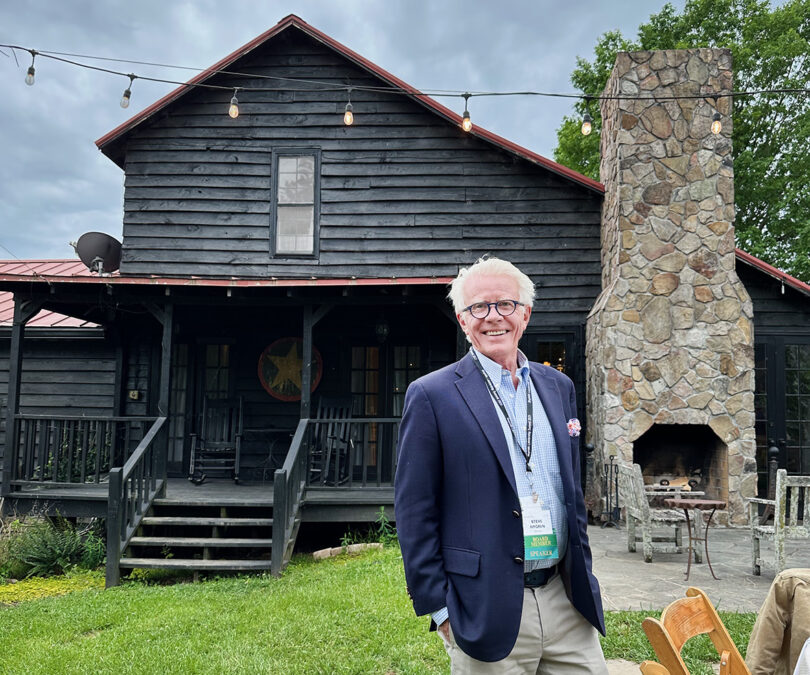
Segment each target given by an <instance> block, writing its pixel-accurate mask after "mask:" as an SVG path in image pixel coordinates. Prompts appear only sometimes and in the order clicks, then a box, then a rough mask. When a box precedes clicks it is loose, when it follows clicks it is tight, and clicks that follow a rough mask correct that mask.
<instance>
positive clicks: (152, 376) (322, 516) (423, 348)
mask: <svg viewBox="0 0 810 675" xmlns="http://www.w3.org/2000/svg"><path fill="white" fill-rule="evenodd" d="M35 279H36V280H35V281H32V280H31V279H30V278H29V279H27V280H26V282H25V283H19V280H17V282H16V283H15V282H12V281H10V280H8V279H0V287H2V288H3V289H6V290H11V291H13V292H14V297H15V315H14V322H13V325H12V330H11V341H10V350H9V356H10V359H9V390H8V391H9V395H8V401H7V408H6V415H5V421H6V430H7V434H6V443H5V447H4V453H3V455H4V457H3V459H4V462H3V473H2V480H1V481H0V496H2V497H3V498H4V509H5V510H7V511H11V510H14V511H17V512H27V511H31V510H34V509H38V510H41V511H45V512H59V513H60V514H61V515H63V516H66V517H81V516H104V517H106V518H107V525H108V541H117V542H118V545H117V548H118V551H117V552H116V550H115V548H116V546H112V547H110V545H109V544H108V551H109V550H111V553H112V554H111V555H108V559H111V560H112V561H113V562H112V563H111V564H114V563H115V558H116V554H118V555H121V554H124V553H125V551H126V550H127V546H128V544H129V542H130V540H131V539H132V538H133V537H134V536H136V535H137V533H138V531H139V528H140V527H141V523H142V521H143V519H144V517H146V516H147V515H148V514H149V512H150V509H151V508H152V506H153V505H154V504H163V505H167V504H175V505H183V506H187V507H194V506H195V505H198V506H199V507H200V508H203V507H216V506H219V507H221V508H222V509H223V513H224V510H225V509H227V508H228V507H230V506H236V505H238V504H240V503H244V504H250V505H253V506H257V507H266V508H267V509H271V510H272V521H273V540H274V548H273V569H274V570H280V569H281V567H283V565H284V562H285V560H286V558H288V555H289V553H290V552H291V548H292V543H293V542H294V539H295V535H296V532H297V528H298V526H299V524H300V522H301V521H302V520H313V521H317V522H329V521H332V522H340V521H347V522H348V521H355V522H357V521H373V520H374V518H375V517H376V513H377V512H378V510H379V507H380V506H385V507H387V508H388V510H389V512H390V511H391V510H392V509H391V507H392V505H393V479H394V473H395V470H396V444H397V438H398V428H399V418H400V416H401V412H402V406H403V402H404V394H405V389H406V388H407V385H408V384H409V383H410V382H411V381H412V380H413V379H415V378H416V377H418V376H419V375H421V374H423V373H426V372H429V371H430V370H433V369H435V368H436V367H438V366H440V365H443V364H445V363H448V362H450V361H452V360H453V359H454V358H455V356H456V354H457V352H458V351H459V350H461V349H463V348H464V347H463V342H462V340H461V339H460V338H459V335H458V333H457V329H456V326H455V321H454V317H453V315H452V312H451V310H450V309H449V308H448V306H447V304H446V301H445V300H444V294H445V284H446V280H445V279H429V280H424V279H420V280H405V279H403V280H395V279H388V280H386V279H383V280H365V281H357V280H343V281H341V280H328V281H323V282H322V283H319V282H316V281H315V280H300V281H295V282H293V281H289V280H288V281H285V282H280V281H275V280H274V281H257V282H250V283H246V282H243V281H235V280H234V281H232V282H230V283H229V282H224V281H223V280H207V281H204V280H194V281H190V280H188V279H162V280H159V283H156V282H155V280H152V279H140V278H138V279H132V278H122V277H119V276H110V277H95V276H90V275H88V276H87V277H85V278H82V279H81V281H79V280H77V278H76V277H71V278H70V279H58V278H57V279H52V280H47V279H45V278H43V277H35ZM43 309H47V310H50V311H56V312H60V313H62V314H65V315H68V316H75V317H79V318H82V319H84V320H91V321H94V322H96V323H97V324H98V325H100V326H102V327H103V329H104V335H105V339H106V340H109V341H110V343H111V344H112V345H113V346H114V353H115V367H114V371H115V376H114V377H115V386H114V391H115V395H114V396H113V397H111V400H110V401H109V405H108V407H107V409H108V410H109V414H86V413H85V411H76V412H77V413H78V414H73V410H72V409H71V406H70V405H66V406H63V407H62V408H61V409H59V410H58V411H56V410H54V411H53V412H51V413H48V414H41V413H39V412H32V411H31V409H29V408H27V407H26V404H25V403H26V380H25V377H24V375H25V372H26V371H25V360H24V358H23V353H24V349H23V346H24V344H25V337H26V324H28V323H29V322H30V321H31V320H32V319H33V318H34V317H35V316H36V315H37V314H38V312H40V311H41V310H43ZM31 330H33V329H31ZM217 401H219V402H222V401H229V402H238V406H239V428H238V430H236V433H238V436H239V443H240V452H239V455H238V470H237V472H236V474H238V479H239V480H238V483H236V482H234V480H232V478H234V477H236V475H234V476H229V475H227V473H226V474H223V475H209V476H208V477H207V479H206V481H205V482H204V483H203V484H201V485H193V484H192V483H190V482H189V481H188V480H187V477H188V476H189V474H191V473H192V470H193V467H192V466H191V454H192V449H193V447H194V445H195V443H197V444H199V442H200V435H201V432H202V429H203V411H204V410H205V406H206V405H209V406H212V402H217ZM275 542H278V545H276V543H275ZM276 549H278V550H276ZM116 574H117V571H116V572H115V573H112V572H111V571H110V570H108V582H109V581H110V577H111V576H112V578H113V579H112V581H113V583H115V582H116V578H115V577H116Z"/></svg>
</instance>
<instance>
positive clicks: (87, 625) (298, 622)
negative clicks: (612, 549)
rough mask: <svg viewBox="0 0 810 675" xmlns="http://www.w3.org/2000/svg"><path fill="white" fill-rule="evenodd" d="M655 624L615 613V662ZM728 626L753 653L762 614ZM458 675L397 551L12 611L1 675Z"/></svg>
mask: <svg viewBox="0 0 810 675" xmlns="http://www.w3.org/2000/svg"><path fill="white" fill-rule="evenodd" d="M0 588H2V587H0ZM5 597H6V598H8V597H9V595H8V594H7V595H6V596H5ZM5 601H6V602H7V601H8V600H7V599H6V600H5ZM0 602H3V601H2V600H0ZM647 615H649V612H615V613H611V614H609V615H608V617H607V620H608V638H607V639H606V640H605V641H604V643H603V645H604V648H605V654H606V656H607V657H608V658H626V659H628V660H632V661H635V662H639V661H641V660H643V659H645V658H652V657H653V654H652V652H651V651H650V649H649V645H648V644H647V640H646V638H645V636H644V633H643V631H642V630H641V621H642V619H643V618H644V616H647ZM722 616H723V620H724V621H725V622H726V625H727V626H728V627H729V629H730V630H731V633H732V637H734V638H735V640H737V643H738V645H739V646H740V647H741V648H744V646H745V643H747V641H748V635H749V634H750V632H751V628H752V626H753V623H754V618H755V617H754V615H753V614H747V615H737V614H730V613H724V614H722ZM711 653H712V652H711V651H710V648H708V649H707V648H706V645H703V649H702V650H701V649H697V650H690V651H689V652H688V656H689V660H690V661H691V666H692V667H693V670H692V672H693V673H695V674H696V675H697V673H711V670H710V669H709V668H708V666H707V665H705V662H704V659H705V658H706V657H709V656H710V655H711ZM446 671H447V657H446V656H445V654H444V650H443V649H442V647H441V643H440V640H439V639H438V638H437V637H436V636H435V635H433V634H428V632H427V619H425V618H424V617H423V618H417V617H415V616H413V611H412V609H411V604H410V601H409V600H408V597H407V595H406V593H405V582H404V577H403V574H402V562H401V559H400V554H399V550H398V549H397V548H395V547H393V548H387V549H385V550H383V551H371V552H368V553H365V554H362V555H359V556H339V557H337V558H332V559H329V560H326V561H323V562H319V563H314V562H312V561H311V560H310V559H308V558H307V559H305V558H295V559H294V560H293V562H292V564H291V565H290V566H289V567H288V568H287V570H286V571H285V573H284V576H283V577H282V578H281V579H274V578H272V577H257V576H253V577H241V578H227V579H218V580H213V581H208V582H204V583H197V584H192V583H180V584H175V585H171V586H146V585H143V584H140V583H133V582H129V583H125V584H124V585H123V586H121V587H119V588H115V589H112V590H109V591H102V590H97V589H90V590H79V591H75V592H72V593H70V594H68V595H63V596H60V597H50V598H44V599H40V600H32V601H25V602H20V603H19V604H16V605H2V604H0V673H26V674H28V673H31V674H34V673H60V674H61V673H150V674H152V673H184V674H185V673H274V674H275V673H307V674H311V673H384V674H388V673H414V674H422V673H443V672H446Z"/></svg>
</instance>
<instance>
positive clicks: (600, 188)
mask: <svg viewBox="0 0 810 675" xmlns="http://www.w3.org/2000/svg"><path fill="white" fill-rule="evenodd" d="M291 27H295V28H297V29H299V30H301V31H302V32H303V33H305V34H306V35H309V36H310V37H312V38H314V39H315V40H317V41H318V42H321V43H322V44H324V45H326V46H327V47H329V48H331V49H333V50H334V51H336V52H337V53H338V54H340V55H341V56H343V57H345V58H346V59H348V60H349V61H351V62H352V63H354V64H355V65H357V66H359V67H360V68H363V69H364V70H366V71H368V72H369V73H371V74H372V75H375V76H376V77H378V78H380V79H382V80H383V81H385V82H386V83H387V84H389V85H391V86H393V87H396V88H397V89H404V90H406V91H408V92H412V93H409V94H406V95H407V96H408V97H409V98H411V99H412V100H415V101H418V102H419V103H421V104H422V105H423V106H424V107H425V108H427V109H428V110H430V111H432V112H433V113H435V114H437V115H439V116H440V117H443V118H444V119H446V120H448V121H449V122H451V123H452V124H454V125H456V126H460V125H461V115H459V114H458V113H456V112H453V111H452V110H450V109H449V108H447V107H445V106H443V105H442V104H441V103H438V102H437V101H434V100H433V99H432V98H430V97H429V96H426V95H425V94H422V93H420V92H419V91H418V90H417V89H415V88H414V87H412V86H411V85H409V84H408V83H406V82H403V81H402V80H400V79H399V78H398V77H396V76H394V75H392V74H391V73H389V72H388V71H387V70H385V69H383V68H381V67H380V66H378V65H376V64H375V63H372V62H371V61H369V60H368V59H366V58H364V57H363V56H360V54H358V53H357V52H355V51H352V50H351V49H349V48H348V47H346V46H345V45H343V44H341V43H340V42H338V41H337V40H335V39H334V38H331V37H329V36H328V35H326V33H322V32H321V31H319V30H318V29H316V28H313V27H312V26H310V25H309V24H308V23H307V22H306V21H304V20H303V19H301V18H299V17H297V16H296V15H295V14H290V15H289V16H286V17H284V18H283V19H282V20H281V21H279V22H278V23H277V24H276V25H275V26H273V27H272V28H271V29H270V30H268V31H266V32H264V33H262V34H261V35H259V36H258V37H256V38H254V39H253V40H251V41H250V42H248V43H247V44H245V45H243V46H242V47H240V48H239V49H237V50H236V51H235V52H233V53H232V54H229V55H228V56H226V57H225V58H223V59H221V60H219V61H217V62H216V63H215V64H214V65H213V66H211V67H210V68H208V69H206V70H204V71H202V72H201V73H199V74H198V75H196V76H194V77H193V78H191V79H190V80H189V81H188V82H187V83H186V84H185V85H180V86H179V87H177V89H175V90H174V91H172V92H170V93H168V94H166V96H164V97H163V98H161V99H159V100H158V101H155V103H153V104H152V105H150V106H149V107H147V108H145V109H144V110H142V111H141V112H139V113H138V114H137V115H135V116H134V117H132V118H130V119H129V120H127V121H126V122H124V123H123V124H121V125H119V126H118V127H116V128H115V129H113V130H112V131H110V132H109V133H107V134H105V135H104V136H102V137H101V138H99V139H98V140H97V141H96V146H98V148H99V150H101V152H103V153H104V154H105V155H107V157H109V158H110V159H112V160H113V161H114V162H115V163H116V164H118V165H119V166H121V167H122V168H123V165H122V162H121V160H120V158H119V157H118V156H117V155H116V153H115V152H114V146H115V145H117V143H116V142H119V141H121V140H123V138H125V137H126V135H127V134H129V133H130V132H131V131H133V130H134V129H135V128H137V127H138V126H139V125H140V124H142V123H144V122H145V121H147V120H148V119H150V118H151V117H153V116H154V115H156V114H157V113H158V112H160V111H161V110H163V109H164V108H165V107H166V106H168V105H170V104H171V103H174V102H175V101H177V100H179V99H180V98H182V97H183V96H184V95H185V94H187V93H188V92H189V91H191V90H192V89H193V88H194V87H193V86H188V85H195V84H201V83H203V82H205V81H206V80H208V79H209V78H210V77H212V76H213V75H215V74H216V73H217V71H220V70H225V69H227V68H228V67H229V66H230V65H232V64H233V63H234V62H235V61H237V60H239V59H241V58H242V57H243V56H246V55H247V54H249V53H250V52H251V51H253V50H254V49H256V48H258V47H260V46H261V45H263V44H264V43H265V42H267V41H268V40H270V39H272V38H273V37H275V36H277V35H278V34H279V33H281V32H282V31H284V30H287V29H288V28H291ZM469 133H470V134H471V135H473V136H476V137H478V138H481V139H483V140H485V141H487V142H489V143H492V144H493V145H496V146H497V147H499V148H501V149H503V150H506V151H507V152H510V153H512V154H514V155H517V156H518V157H521V158H523V159H526V160H528V161H529V162H532V163H534V164H538V165H540V166H542V167H544V168H546V169H548V170H549V171H552V172H553V173H556V174H558V175H560V176H562V177H564V178H568V179H569V180H572V181H574V182H575V183H578V184H579V185H582V186H584V187H586V188H588V189H590V190H593V191H594V192H597V193H599V194H604V192H605V187H604V185H602V183H600V182H598V181H595V180H593V179H592V178H588V177H587V176H584V175H582V174H581V173H579V172H577V171H574V170H573V169H569V168H568V167H566V166H563V165H562V164H558V163H557V162H554V161H552V160H550V159H548V158H547V157H543V156H542V155H538V154H537V153H535V152H532V151H531V150H527V149H526V148H524V147H522V146H520V145H518V144H516V143H512V142H511V141H508V140H507V139H505V138H502V137H501V136H498V135H497V134H494V133H492V132H491V131H488V130H486V129H484V128H482V127H480V126H478V125H474V126H473V128H472V131H471V132H469Z"/></svg>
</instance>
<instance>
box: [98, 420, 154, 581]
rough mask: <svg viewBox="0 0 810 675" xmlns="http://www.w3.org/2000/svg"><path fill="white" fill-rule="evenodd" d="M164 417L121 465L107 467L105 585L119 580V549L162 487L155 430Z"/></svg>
mask: <svg viewBox="0 0 810 675" xmlns="http://www.w3.org/2000/svg"><path fill="white" fill-rule="evenodd" d="M165 423H166V417H158V418H157V419H155V421H154V423H153V424H152V426H151V428H150V429H149V431H148V432H147V433H146V435H145V436H144V437H143V439H142V440H141V442H140V443H138V447H137V448H135V451H134V452H133V453H132V455H131V456H130V458H129V459H127V461H126V463H125V464H124V466H123V467H116V468H113V469H111V470H110V487H109V493H108V497H107V574H106V585H107V587H110V586H117V585H118V582H119V581H120V578H121V577H120V575H121V571H120V567H119V562H120V560H121V553H122V552H123V551H124V550H125V549H126V547H127V544H128V543H129V540H130V538H131V537H132V535H133V534H134V533H135V530H136V529H137V527H138V525H139V524H140V522H141V519H142V518H143V517H144V516H145V515H146V512H147V511H148V510H149V507H150V506H151V505H152V502H153V501H154V499H155V497H157V496H158V495H159V494H161V493H163V492H165V488H166V468H167V464H166V443H165V438H166V434H165V433H164V434H162V440H163V441H164V442H159V441H158V440H157V439H158V434H159V433H160V431H161V429H162V428H163V426H164V424H165Z"/></svg>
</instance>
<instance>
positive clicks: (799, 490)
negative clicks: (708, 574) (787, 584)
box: [748, 469, 810, 576]
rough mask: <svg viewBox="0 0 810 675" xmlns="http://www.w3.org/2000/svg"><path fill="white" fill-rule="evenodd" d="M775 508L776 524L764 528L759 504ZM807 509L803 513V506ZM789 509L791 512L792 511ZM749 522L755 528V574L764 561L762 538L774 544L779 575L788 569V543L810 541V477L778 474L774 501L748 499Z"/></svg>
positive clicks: (783, 472) (752, 533)
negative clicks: (797, 540) (761, 547)
mask: <svg viewBox="0 0 810 675" xmlns="http://www.w3.org/2000/svg"><path fill="white" fill-rule="evenodd" d="M760 504H764V505H765V507H766V508H768V507H772V508H773V525H763V524H762V519H761V518H760V516H759V505H760ZM800 505H802V506H803V507H804V508H803V509H802V510H801V511H800V510H799V506H800ZM788 509H789V511H788ZM748 523H749V525H750V527H751V548H752V572H753V573H754V574H756V575H757V576H759V574H760V572H761V565H762V562H763V559H762V558H761V557H760V553H759V548H760V547H759V544H760V540H761V539H770V540H772V541H773V542H774V566H775V572H776V574H779V572H781V571H782V570H784V569H785V540H786V539H810V476H789V475H788V473H787V471H785V470H784V469H779V470H778V471H777V472H776V492H775V496H774V499H759V498H756V497H754V498H751V499H749V500H748Z"/></svg>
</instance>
